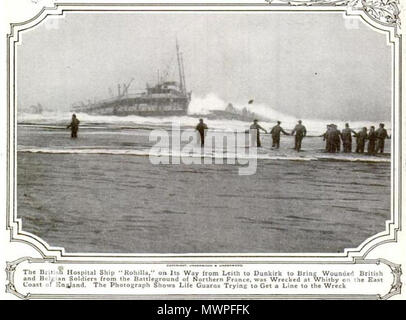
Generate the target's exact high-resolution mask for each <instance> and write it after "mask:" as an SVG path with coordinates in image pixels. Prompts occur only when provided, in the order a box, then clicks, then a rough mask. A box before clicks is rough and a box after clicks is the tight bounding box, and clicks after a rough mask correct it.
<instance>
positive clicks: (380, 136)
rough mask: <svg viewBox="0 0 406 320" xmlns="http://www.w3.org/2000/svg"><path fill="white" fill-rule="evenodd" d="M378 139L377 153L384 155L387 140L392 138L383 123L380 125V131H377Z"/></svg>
mask: <svg viewBox="0 0 406 320" xmlns="http://www.w3.org/2000/svg"><path fill="white" fill-rule="evenodd" d="M375 133H376V138H377V144H376V149H375V152H376V153H378V152H380V153H383V150H384V148H385V139H386V138H388V139H389V138H390V137H389V136H388V131H386V129H385V125H384V124H383V123H380V124H379V129H378V130H376V132H375Z"/></svg>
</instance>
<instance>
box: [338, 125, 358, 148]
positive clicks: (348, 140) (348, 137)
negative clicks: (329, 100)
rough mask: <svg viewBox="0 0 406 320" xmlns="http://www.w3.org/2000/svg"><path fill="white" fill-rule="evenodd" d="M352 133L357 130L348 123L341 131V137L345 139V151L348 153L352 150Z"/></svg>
mask: <svg viewBox="0 0 406 320" xmlns="http://www.w3.org/2000/svg"><path fill="white" fill-rule="evenodd" d="M352 133H355V134H356V132H355V131H354V130H352V129H351V128H350V125H349V124H348V123H346V124H345V128H344V129H343V130H342V131H341V139H342V140H343V149H344V152H346V153H348V152H351V151H352Z"/></svg>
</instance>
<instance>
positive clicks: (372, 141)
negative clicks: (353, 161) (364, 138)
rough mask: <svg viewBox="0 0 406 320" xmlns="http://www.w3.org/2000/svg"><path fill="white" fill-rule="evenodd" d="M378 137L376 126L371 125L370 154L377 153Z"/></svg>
mask: <svg viewBox="0 0 406 320" xmlns="http://www.w3.org/2000/svg"><path fill="white" fill-rule="evenodd" d="M376 139H377V137H376V132H375V127H374V126H371V128H370V129H369V133H368V154H375V142H376Z"/></svg>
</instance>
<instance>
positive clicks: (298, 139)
mask: <svg viewBox="0 0 406 320" xmlns="http://www.w3.org/2000/svg"><path fill="white" fill-rule="evenodd" d="M295 132H296V135H295V150H296V151H300V149H301V148H302V140H303V138H304V137H306V132H307V131H306V127H305V126H304V125H302V120H299V121H298V124H297V125H296V126H295V128H294V129H293V131H292V135H293V134H294V133H295Z"/></svg>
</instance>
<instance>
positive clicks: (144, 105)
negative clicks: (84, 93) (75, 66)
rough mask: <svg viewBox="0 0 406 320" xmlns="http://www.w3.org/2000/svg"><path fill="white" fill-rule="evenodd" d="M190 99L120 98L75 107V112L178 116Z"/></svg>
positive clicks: (184, 109) (181, 113) (184, 112)
mask: <svg viewBox="0 0 406 320" xmlns="http://www.w3.org/2000/svg"><path fill="white" fill-rule="evenodd" d="M189 103H190V100H189V99H188V98H183V97H181V98H170V99H169V98H167V99H165V98H161V99H153V100H151V99H145V98H144V99H143V98H137V99H122V100H120V101H115V102H109V103H101V104H95V105H90V106H86V107H82V108H75V109H74V110H73V111H75V112H83V113H87V114H92V115H111V116H122V117H124V116H130V115H136V116H144V117H162V116H180V115H186V114H187V110H188V106H189Z"/></svg>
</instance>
